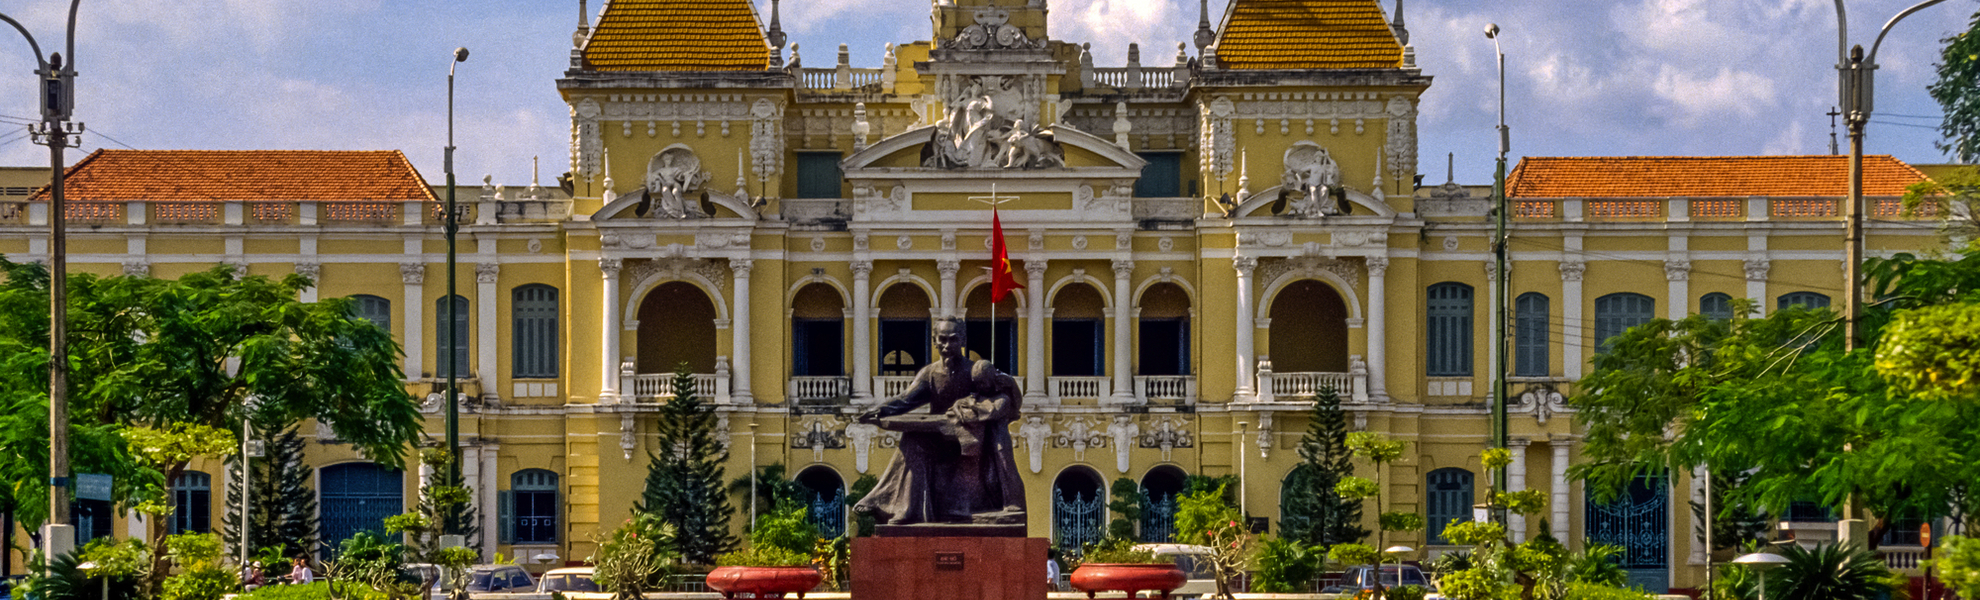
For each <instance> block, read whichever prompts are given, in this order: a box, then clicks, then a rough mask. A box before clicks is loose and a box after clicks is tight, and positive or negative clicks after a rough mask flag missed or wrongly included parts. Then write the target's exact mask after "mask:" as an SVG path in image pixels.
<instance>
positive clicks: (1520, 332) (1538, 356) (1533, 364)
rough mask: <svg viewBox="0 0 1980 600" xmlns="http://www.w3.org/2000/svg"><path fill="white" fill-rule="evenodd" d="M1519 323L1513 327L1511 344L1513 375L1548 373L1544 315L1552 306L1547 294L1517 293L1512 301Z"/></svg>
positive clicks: (1545, 320)
mask: <svg viewBox="0 0 1980 600" xmlns="http://www.w3.org/2000/svg"><path fill="white" fill-rule="evenodd" d="M1514 304H1515V306H1514V308H1515V310H1516V311H1517V314H1518V315H1519V317H1518V319H1519V320H1518V323H1517V324H1516V325H1515V326H1514V327H1515V331H1514V333H1515V335H1516V336H1517V337H1516V338H1515V339H1514V347H1513V361H1514V364H1513V375H1517V376H1520V377H1546V376H1547V368H1548V364H1547V358H1548V356H1547V341H1548V336H1547V319H1548V318H1549V317H1550V316H1551V312H1552V307H1551V306H1550V304H1551V303H1550V302H1549V301H1548V300H1547V296H1546V295H1544V294H1540V293H1538V292H1527V293H1524V294H1520V295H1519V300H1518V301H1516V302H1515V303H1514Z"/></svg>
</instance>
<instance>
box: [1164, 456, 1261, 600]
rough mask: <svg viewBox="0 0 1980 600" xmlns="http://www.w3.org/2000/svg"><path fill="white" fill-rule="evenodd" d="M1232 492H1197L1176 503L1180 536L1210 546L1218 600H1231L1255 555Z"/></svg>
mask: <svg viewBox="0 0 1980 600" xmlns="http://www.w3.org/2000/svg"><path fill="white" fill-rule="evenodd" d="M1228 491H1229V488H1228V487H1227V486H1225V485H1223V484H1219V485H1217V486H1216V487H1214V488H1210V489H1196V490H1192V491H1191V492H1190V493H1188V494H1184V495H1183V497H1181V498H1178V499H1177V500H1176V536H1177V537H1178V538H1179V539H1178V541H1182V542H1184V543H1190V544H1197V545H1202V546H1208V547H1209V548H1210V559H1211V561H1210V562H1211V566H1212V567H1213V569H1214V570H1215V572H1216V574H1217V593H1216V597H1218V598H1225V599H1227V600H1228V599H1229V598H1231V597H1232V596H1231V583H1232V582H1233V581H1235V580H1236V579H1237V577H1238V576H1240V575H1243V574H1244V569H1245V563H1246V560H1247V558H1248V557H1249V556H1250V555H1251V544H1252V541H1253V540H1252V537H1251V532H1250V531H1249V530H1248V529H1247V528H1246V527H1245V515H1244V512H1243V511H1240V510H1238V508H1237V506H1236V505H1235V504H1233V503H1232V502H1230V501H1229V499H1228V496H1227V495H1226V492H1228Z"/></svg>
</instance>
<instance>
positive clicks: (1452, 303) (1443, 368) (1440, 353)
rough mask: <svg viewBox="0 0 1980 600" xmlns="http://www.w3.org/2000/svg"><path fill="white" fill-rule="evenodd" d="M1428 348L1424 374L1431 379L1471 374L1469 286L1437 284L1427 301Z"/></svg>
mask: <svg viewBox="0 0 1980 600" xmlns="http://www.w3.org/2000/svg"><path fill="white" fill-rule="evenodd" d="M1426 310H1427V313H1428V314H1427V315H1426V316H1427V317H1428V319H1426V320H1427V321H1428V323H1427V324H1428V326H1429V327H1428V328H1427V332H1426V333H1427V337H1428V340H1427V341H1428V344H1426V345H1425V348H1427V349H1428V350H1429V356H1428V357H1426V359H1427V360H1426V361H1425V367H1424V372H1425V374H1426V375H1429V376H1431V377H1462V376H1466V375H1470V374H1471V286H1468V285H1465V284H1462V283H1453V282H1446V283H1439V284H1437V285H1433V286H1430V290H1429V297H1428V299H1427V305H1426Z"/></svg>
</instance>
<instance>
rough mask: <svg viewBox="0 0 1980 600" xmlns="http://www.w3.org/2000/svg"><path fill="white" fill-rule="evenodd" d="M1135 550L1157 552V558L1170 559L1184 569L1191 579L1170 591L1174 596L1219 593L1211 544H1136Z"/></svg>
mask: <svg viewBox="0 0 1980 600" xmlns="http://www.w3.org/2000/svg"><path fill="white" fill-rule="evenodd" d="M1134 549H1135V550H1146V551H1150V552H1154V553H1155V558H1158V559H1162V558H1165V559H1170V560H1174V561H1175V563H1176V568H1178V569H1182V572H1183V576H1184V577H1188V578H1189V580H1188V581H1185V582H1183V586H1182V587H1179V588H1176V590H1175V591H1173V592H1170V594H1171V595H1172V596H1174V597H1182V598H1202V597H1207V596H1210V595H1212V594H1215V593H1217V567H1216V563H1215V561H1214V560H1212V558H1211V556H1210V547H1209V546H1193V545H1190V544H1136V545H1135V547H1134Z"/></svg>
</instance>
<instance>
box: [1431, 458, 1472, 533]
mask: <svg viewBox="0 0 1980 600" xmlns="http://www.w3.org/2000/svg"><path fill="white" fill-rule="evenodd" d="M1471 480H1472V476H1471V472H1470V471H1466V470H1464V469H1459V468H1455V467H1450V468H1443V469H1437V470H1435V471H1431V472H1430V475H1429V476H1428V477H1427V481H1425V483H1427V484H1429V485H1426V486H1424V488H1423V490H1424V498H1423V500H1424V508H1425V509H1426V510H1424V512H1425V513H1428V514H1426V515H1425V516H1424V525H1426V526H1427V527H1428V529H1429V534H1430V543H1431V544H1433V545H1448V544H1450V542H1449V541H1446V540H1445V539H1444V528H1445V527H1449V526H1450V524H1451V521H1469V520H1471V505H1472V487H1471Z"/></svg>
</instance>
